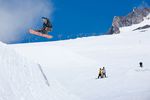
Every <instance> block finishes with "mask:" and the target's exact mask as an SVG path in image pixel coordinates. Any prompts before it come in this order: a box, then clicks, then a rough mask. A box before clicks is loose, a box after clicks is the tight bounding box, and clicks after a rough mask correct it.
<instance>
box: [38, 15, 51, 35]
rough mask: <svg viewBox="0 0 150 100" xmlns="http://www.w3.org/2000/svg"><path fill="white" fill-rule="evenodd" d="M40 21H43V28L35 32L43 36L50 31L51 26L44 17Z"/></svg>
mask: <svg viewBox="0 0 150 100" xmlns="http://www.w3.org/2000/svg"><path fill="white" fill-rule="evenodd" d="M42 21H43V27H42V29H40V30H37V31H38V32H41V33H43V34H48V32H51V31H52V24H51V22H50V20H49V19H48V18H46V17H42Z"/></svg>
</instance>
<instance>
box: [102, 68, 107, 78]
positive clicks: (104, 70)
mask: <svg viewBox="0 0 150 100" xmlns="http://www.w3.org/2000/svg"><path fill="white" fill-rule="evenodd" d="M102 72H103V77H105V78H106V77H107V76H106V69H105V67H103V69H102Z"/></svg>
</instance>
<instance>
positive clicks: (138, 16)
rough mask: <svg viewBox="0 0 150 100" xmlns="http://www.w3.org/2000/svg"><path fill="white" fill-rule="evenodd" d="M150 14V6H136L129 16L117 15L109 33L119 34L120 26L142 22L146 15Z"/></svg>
mask: <svg viewBox="0 0 150 100" xmlns="http://www.w3.org/2000/svg"><path fill="white" fill-rule="evenodd" d="M148 14H150V8H148V7H146V8H134V9H133V11H132V12H131V13H129V14H128V15H127V16H115V17H114V19H113V22H112V26H111V28H110V29H109V31H108V34H118V33H120V30H119V28H120V27H125V26H131V25H133V24H138V23H140V22H142V21H143V20H144V17H146V16H147V15H148Z"/></svg>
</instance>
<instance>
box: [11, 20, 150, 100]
mask: <svg viewBox="0 0 150 100" xmlns="http://www.w3.org/2000/svg"><path fill="white" fill-rule="evenodd" d="M145 22H146V23H149V19H148V18H147V19H145ZM139 26H143V24H142V23H141V24H138V25H137V26H134V27H133V26H131V27H125V28H122V29H121V33H120V34H117V35H106V36H100V37H89V38H81V39H76V40H67V41H59V42H50V43H49V42H47V43H31V44H18V45H10V47H11V48H15V49H16V51H17V52H18V53H20V54H21V55H23V56H25V57H26V58H28V59H30V60H32V61H34V62H37V63H40V64H42V65H43V70H44V72H45V73H46V75H47V78H48V80H52V79H56V80H57V81H59V82H60V83H61V85H63V86H64V87H65V88H66V89H67V90H68V91H69V92H70V93H71V94H74V95H77V96H78V97H80V98H82V99H83V100H150V78H149V77H150V62H149V59H150V46H149V44H150V34H149V33H150V28H147V29H146V31H141V30H136V31H133V30H134V29H135V28H138V27H139ZM123 33H124V34H123ZM141 61H142V62H143V64H144V68H143V69H140V68H139V62H141ZM103 66H105V67H106V70H107V76H108V78H105V79H96V77H97V75H98V70H99V68H100V67H103ZM45 100H46V99H45ZM66 100H72V99H66Z"/></svg>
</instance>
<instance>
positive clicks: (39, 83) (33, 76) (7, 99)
mask: <svg viewBox="0 0 150 100" xmlns="http://www.w3.org/2000/svg"><path fill="white" fill-rule="evenodd" d="M0 62H1V67H0V100H67V99H68V100H79V99H78V98H77V97H76V96H74V95H71V94H69V93H68V91H67V90H66V89H65V88H64V87H62V85H60V84H59V83H58V82H57V81H55V80H50V83H49V82H48V80H45V79H46V75H45V73H44V72H43V70H42V66H39V64H36V63H33V62H31V61H28V60H27V59H26V58H24V57H22V56H20V55H19V54H18V53H16V52H15V51H14V50H13V49H12V48H10V47H8V46H7V45H6V44H3V43H1V42H0ZM46 82H47V83H46Z"/></svg>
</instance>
